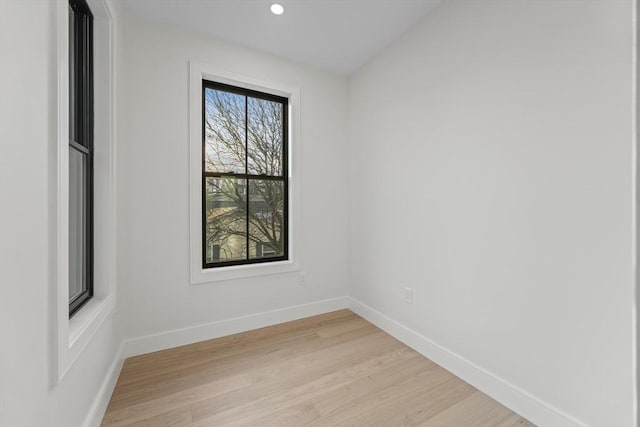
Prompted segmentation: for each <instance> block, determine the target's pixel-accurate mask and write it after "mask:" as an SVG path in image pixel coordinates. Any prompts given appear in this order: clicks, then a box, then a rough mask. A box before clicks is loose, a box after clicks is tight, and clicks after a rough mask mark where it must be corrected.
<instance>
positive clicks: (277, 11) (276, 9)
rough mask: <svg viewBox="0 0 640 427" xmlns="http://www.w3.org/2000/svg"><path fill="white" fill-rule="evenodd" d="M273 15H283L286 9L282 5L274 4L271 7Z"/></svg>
mask: <svg viewBox="0 0 640 427" xmlns="http://www.w3.org/2000/svg"><path fill="white" fill-rule="evenodd" d="M271 13H273V14H274V15H282V14H283V13H284V7H282V5H281V4H278V3H274V4H272V5H271Z"/></svg>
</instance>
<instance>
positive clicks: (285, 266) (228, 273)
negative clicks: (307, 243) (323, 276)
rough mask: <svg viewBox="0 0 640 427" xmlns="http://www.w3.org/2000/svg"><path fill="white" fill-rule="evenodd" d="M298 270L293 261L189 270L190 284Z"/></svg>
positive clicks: (296, 264) (298, 267)
mask: <svg viewBox="0 0 640 427" xmlns="http://www.w3.org/2000/svg"><path fill="white" fill-rule="evenodd" d="M297 271H300V266H299V265H298V263H297V262H295V261H291V260H289V261H275V262H269V263H264V264H247V265H234V266H230V267H218V268H208V269H203V268H200V269H198V270H194V271H192V272H191V284H192V285H197V284H201V283H211V282H220V281H223V280H237V279H244V278H248V277H256V276H266V275H271V274H281V273H292V272H297Z"/></svg>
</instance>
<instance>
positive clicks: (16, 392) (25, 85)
mask: <svg viewBox="0 0 640 427" xmlns="http://www.w3.org/2000/svg"><path fill="white" fill-rule="evenodd" d="M55 22H56V14H55V3H54V2H49V1H1V2H0V94H1V95H0V194H1V195H2V203H1V205H0V206H1V208H0V236H1V238H0V337H2V341H1V343H0V425H2V426H11V427H22V426H25V427H36V426H37V427H40V426H51V427H76V426H81V425H82V424H83V423H84V421H85V420H86V419H87V416H88V413H89V411H90V408H91V407H92V405H93V404H94V403H95V399H96V396H97V395H98V391H99V389H100V387H101V386H102V385H103V382H104V380H105V378H106V377H107V374H108V371H109V368H110V367H111V366H112V363H113V361H114V358H115V357H116V353H117V351H118V348H119V346H120V343H121V337H120V336H119V334H118V333H117V331H116V330H115V328H114V326H113V316H109V317H108V318H107V320H106V321H105V322H104V323H103V324H102V326H101V327H100V328H99V329H98V331H97V332H96V334H95V336H94V337H93V339H92V340H91V341H90V342H89V344H88V345H87V347H86V348H85V350H84V352H83V353H82V354H81V355H80V357H79V358H78V359H77V361H76V362H75V363H74V364H73V366H72V367H71V369H70V371H69V372H68V373H67V374H66V375H65V377H64V378H63V380H62V382H60V383H59V384H57V385H55V386H51V383H52V381H51V378H52V371H51V369H52V357H53V348H54V345H53V337H54V336H55V334H54V333H53V328H54V324H53V319H54V315H53V314H52V312H51V310H52V306H51V305H50V303H49V301H50V299H51V298H55V297H54V295H53V293H54V292H55V289H56V286H57V285H56V283H55V282H54V280H53V275H52V274H51V271H52V270H51V268H52V259H53V253H52V252H51V250H50V238H51V236H52V235H53V229H52V227H53V219H52V218H53V217H52V215H53V212H52V210H51V209H50V200H49V198H50V195H51V189H52V185H53V183H52V181H54V182H55V180H54V179H53V176H52V173H51V170H52V165H53V163H52V162H51V161H50V153H52V152H53V147H55V145H56V132H55V127H56V126H55V123H56V120H57V118H56V108H55V106H56V101H55V96H56V87H57V86H56V78H55V73H56V61H57V60H56V46H55V42H56V30H55Z"/></svg>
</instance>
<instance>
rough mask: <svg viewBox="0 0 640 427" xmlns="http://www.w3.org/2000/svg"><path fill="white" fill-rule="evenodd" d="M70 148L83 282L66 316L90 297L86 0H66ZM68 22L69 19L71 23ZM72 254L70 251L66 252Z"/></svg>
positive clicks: (89, 29) (89, 20)
mask: <svg viewBox="0 0 640 427" xmlns="http://www.w3.org/2000/svg"><path fill="white" fill-rule="evenodd" d="M69 19H70V20H71V19H73V25H72V26H71V25H70V31H69V149H70V150H71V149H73V150H75V151H76V152H78V153H81V154H82V155H83V156H85V159H86V168H85V181H84V184H85V185H84V189H85V194H84V202H85V207H84V209H85V210H84V213H85V217H84V222H85V233H86V234H85V251H86V252H85V254H84V258H83V259H84V263H85V264H84V273H85V277H84V286H83V290H82V292H81V293H80V294H79V295H77V296H76V297H75V298H73V299H71V298H70V299H69V318H71V317H72V316H73V315H74V314H76V313H77V312H78V310H80V308H81V307H83V306H84V305H85V304H86V303H87V302H88V301H89V300H90V299H91V298H92V297H93V293H94V289H93V282H94V280H93V255H94V254H93V252H94V250H93V193H94V191H93V158H94V146H93V142H94V141H93V139H94V135H93V130H94V107H93V84H94V78H93V14H92V13H91V9H90V8H89V6H88V5H87V3H86V1H85V0H69ZM70 24H71V23H70ZM69 256H70V257H71V256H72V254H71V253H69Z"/></svg>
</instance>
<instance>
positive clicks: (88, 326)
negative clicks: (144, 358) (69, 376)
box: [57, 296, 116, 382]
mask: <svg viewBox="0 0 640 427" xmlns="http://www.w3.org/2000/svg"><path fill="white" fill-rule="evenodd" d="M115 306H116V304H115V297H113V296H109V297H107V298H103V299H100V298H95V297H94V298H93V299H91V300H90V301H89V302H88V303H87V304H86V305H85V306H84V307H82V308H81V309H80V310H79V311H78V312H77V313H76V315H75V316H73V318H71V319H68V321H67V322H68V323H67V325H66V326H67V328H64V327H63V328H61V329H62V330H61V331H60V332H61V333H60V344H59V346H58V348H59V354H58V378H57V381H58V382H60V381H62V379H63V378H64V376H65V374H66V373H67V372H68V371H69V369H71V367H72V366H73V364H74V363H75V361H76V360H77V359H78V357H79V356H80V354H82V351H83V350H84V348H85V347H86V346H87V344H89V342H90V341H91V339H92V338H93V336H94V335H95V334H96V332H97V331H98V329H100V326H101V325H102V324H103V323H104V321H105V319H106V318H107V317H108V316H109V315H110V314H111V313H112V312H113V310H114V309H115ZM62 322H64V320H62ZM65 329H66V333H65Z"/></svg>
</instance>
